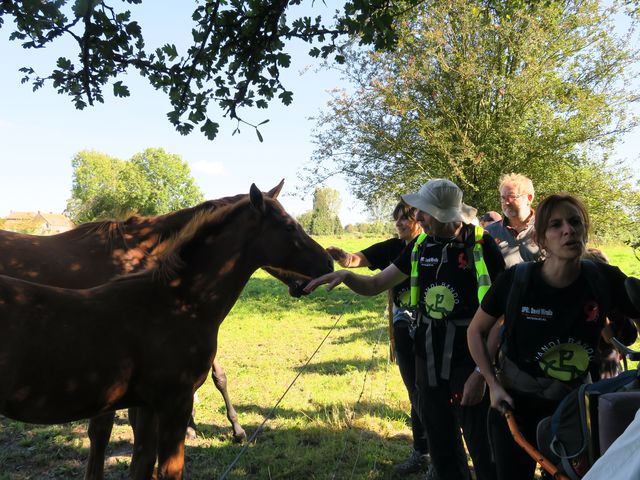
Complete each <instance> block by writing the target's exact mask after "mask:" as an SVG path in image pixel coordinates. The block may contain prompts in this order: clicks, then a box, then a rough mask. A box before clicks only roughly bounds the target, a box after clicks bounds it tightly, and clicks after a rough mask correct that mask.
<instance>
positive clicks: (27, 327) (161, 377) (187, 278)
mask: <svg viewBox="0 0 640 480" xmlns="http://www.w3.org/2000/svg"><path fill="white" fill-rule="evenodd" d="M263 266H268V267H271V268H275V269H278V270H279V271H283V272H292V273H294V274H297V275H299V276H303V277H304V278H312V277H316V276H319V275H322V274H324V273H327V272H329V271H331V270H332V268H333V267H332V259H331V258H330V257H329V256H328V255H327V253H326V252H325V251H324V249H323V248H322V247H320V245H318V244H317V243H316V242H314V241H313V240H312V239H311V238H309V237H308V236H307V235H306V234H305V233H304V232H303V231H302V229H301V227H300V226H299V225H298V224H297V223H296V222H295V221H294V220H293V219H292V218H291V217H290V216H288V215H287V214H286V212H285V211H284V209H283V208H282V206H281V205H280V204H279V203H278V202H277V200H275V199H271V198H269V197H264V196H263V194H262V193H261V192H260V191H259V190H258V189H257V188H256V187H255V185H252V187H251V191H250V195H249V198H246V199H243V200H240V201H238V202H236V203H234V204H232V205H228V206H225V207H221V208H218V209H216V210H214V211H212V212H209V213H203V214H200V215H197V216H196V217H195V218H194V219H193V220H191V221H190V222H189V223H187V225H186V226H185V227H183V228H182V229H181V231H180V232H179V234H178V235H177V237H176V238H175V239H174V240H172V241H171V242H169V244H168V245H166V248H165V249H164V251H163V252H162V253H161V254H158V255H157V258H156V264H155V265H154V266H152V267H151V268H149V269H147V270H144V271H142V272H140V273H135V274H131V275H126V276H123V277H119V278H117V279H114V280H112V281H109V282H108V283H105V284H104V285H100V286H97V287H94V288H90V289H84V290H70V289H64V288H57V287H51V286H45V285H40V284H35V283H31V282H28V281H23V280H19V279H15V278H12V277H7V276H4V275H1V276H0V378H2V379H3V381H2V382H0V413H2V414H4V415H6V416H8V417H10V418H14V419H16V420H20V421H25V422H34V423H47V424H48V423H59V422H67V421H71V420H77V419H81V418H91V417H95V416H97V415H100V414H103V413H106V412H111V411H114V410H117V409H121V408H128V407H144V408H143V410H142V411H149V412H151V413H152V414H153V415H155V418H156V419H157V427H158V436H157V438H151V437H150V438H144V439H141V440H142V441H143V443H144V442H152V443H154V444H157V448H158V476H159V477H160V478H167V479H179V478H182V470H183V464H184V434H185V430H186V427H187V422H188V419H189V415H190V412H191V407H192V403H193V393H194V392H195V390H196V389H197V388H198V387H199V386H200V385H201V384H202V382H204V380H205V379H206V376H207V372H208V370H209V368H210V366H211V361H212V358H213V357H214V356H215V352H216V346H217V344H216V338H217V333H218V328H219V326H220V323H221V322H222V320H223V319H224V318H225V316H226V315H227V313H228V312H229V310H230V309H231V307H232V306H233V304H234V303H235V301H236V299H237V298H238V296H239V294H240V292H241V291H242V288H243V287H244V285H245V284H246V282H247V281H248V279H249V277H250V276H251V274H252V273H253V272H254V271H255V270H256V269H257V268H260V267H263ZM42 366H45V368H42ZM151 430H153V429H152V428H148V429H147V430H145V431H143V432H142V435H151ZM138 434H139V433H136V435H138ZM154 462H155V458H154V459H153V461H151V459H140V460H139V461H138V462H137V464H136V469H135V472H134V477H135V478H136V479H146V478H150V477H151V475H152V472H153V465H154Z"/></svg>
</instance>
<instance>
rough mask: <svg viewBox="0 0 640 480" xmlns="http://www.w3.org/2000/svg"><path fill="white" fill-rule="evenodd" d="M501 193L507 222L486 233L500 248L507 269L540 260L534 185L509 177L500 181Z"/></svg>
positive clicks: (487, 228)
mask: <svg viewBox="0 0 640 480" xmlns="http://www.w3.org/2000/svg"><path fill="white" fill-rule="evenodd" d="M498 191H499V192H500V205H502V213H504V218H503V219H502V221H501V222H494V223H492V224H490V225H487V226H486V230H487V232H489V234H490V235H491V236H492V237H493V238H494V239H495V241H496V243H497V244H498V246H499V247H500V251H502V255H503V256H504V261H505V263H506V265H507V268H508V267H511V266H513V265H515V264H517V263H520V262H532V261H537V260H539V259H540V257H541V254H540V248H539V247H538V245H537V244H536V242H535V241H534V238H533V237H534V226H533V225H534V222H535V211H534V210H533V208H531V203H532V202H533V196H534V193H535V192H534V189H533V182H532V181H531V179H529V178H527V177H525V176H524V175H521V174H519V173H508V174H505V175H502V177H500V184H499V186H498Z"/></svg>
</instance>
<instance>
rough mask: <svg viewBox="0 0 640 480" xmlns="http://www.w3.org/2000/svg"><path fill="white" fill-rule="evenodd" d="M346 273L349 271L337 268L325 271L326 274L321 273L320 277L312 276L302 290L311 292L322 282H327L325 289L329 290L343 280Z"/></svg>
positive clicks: (322, 283)
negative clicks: (328, 271) (333, 270)
mask: <svg viewBox="0 0 640 480" xmlns="http://www.w3.org/2000/svg"><path fill="white" fill-rule="evenodd" d="M348 274H349V272H348V271H346V270H338V271H337V272H331V273H327V274H326V275H322V276H321V277H318V278H314V279H313V280H311V281H310V282H309V283H308V284H307V286H306V287H304V291H305V292H306V293H311V292H313V291H314V290H315V289H316V288H318V287H319V286H320V285H324V284H327V291H331V290H333V289H334V288H335V287H337V286H338V285H340V284H341V283H342V282H344V279H345V278H346V276H347V275H348Z"/></svg>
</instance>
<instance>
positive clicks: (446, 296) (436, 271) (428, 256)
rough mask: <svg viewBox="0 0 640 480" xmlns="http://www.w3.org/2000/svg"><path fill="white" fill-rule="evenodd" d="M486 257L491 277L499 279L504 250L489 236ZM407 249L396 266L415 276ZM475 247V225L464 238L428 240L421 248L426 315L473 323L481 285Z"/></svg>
mask: <svg viewBox="0 0 640 480" xmlns="http://www.w3.org/2000/svg"><path fill="white" fill-rule="evenodd" d="M480 242H481V244H482V255H483V258H484V262H485V264H486V265H487V270H488V271H489V276H490V277H491V278H492V279H495V278H496V277H497V276H498V275H499V274H500V273H501V272H502V271H503V270H504V259H503V257H502V254H501V253H500V249H499V248H498V246H497V245H496V243H495V241H494V240H493V238H491V236H490V235H489V234H488V233H486V232H485V233H484V235H483V236H482V240H481V241H480ZM414 243H415V240H414V241H412V242H411V243H409V245H407V248H406V249H404V250H403V251H402V253H401V254H400V255H399V256H398V258H397V259H396V260H394V262H393V263H394V265H395V266H396V267H398V269H399V270H400V271H401V272H403V273H405V274H406V275H411V250H412V249H413V245H414ZM474 243H475V232H474V225H464V226H463V229H462V232H461V235H460V238H458V239H455V240H443V239H439V238H437V237H431V236H429V237H427V238H426V239H425V240H424V242H423V244H422V245H421V248H420V260H419V271H418V282H419V285H420V298H419V304H420V309H421V311H422V313H423V314H424V315H426V316H428V317H431V318H433V319H436V320H441V319H444V320H451V319H470V318H472V317H473V315H474V314H475V313H476V310H477V309H478V283H477V278H476V270H475V266H474V263H473V256H471V258H469V249H470V248H473V245H474Z"/></svg>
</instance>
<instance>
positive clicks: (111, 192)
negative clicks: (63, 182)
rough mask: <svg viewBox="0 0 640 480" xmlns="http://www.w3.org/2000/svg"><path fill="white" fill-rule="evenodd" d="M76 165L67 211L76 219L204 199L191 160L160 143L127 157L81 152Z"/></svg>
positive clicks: (153, 210)
mask: <svg viewBox="0 0 640 480" xmlns="http://www.w3.org/2000/svg"><path fill="white" fill-rule="evenodd" d="M72 165H73V186H72V190H71V199H70V200H69V201H68V202H67V209H66V211H67V213H68V214H69V216H70V217H71V219H72V220H73V221H74V222H76V223H82V222H89V221H93V220H100V219H106V218H122V217H124V216H126V215H129V214H132V213H137V214H140V215H161V214H163V213H168V212H171V211H174V210H178V209H181V208H186V207H190V206H193V205H195V204H197V203H200V202H202V201H203V199H204V197H203V195H202V192H201V191H200V189H199V188H198V186H197V185H196V184H195V181H194V180H193V177H192V176H191V171H190V169H189V166H188V165H187V163H186V162H184V161H182V159H181V158H180V156H179V155H173V154H170V153H167V152H165V151H164V150H163V149H162V148H149V149H147V150H145V151H144V152H142V153H138V154H136V155H134V156H133V157H132V158H131V159H130V160H126V161H125V160H119V159H117V158H114V157H110V156H109V155H105V154H103V153H99V152H93V151H82V152H79V153H77V154H76V155H75V157H74V158H73V160H72Z"/></svg>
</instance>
